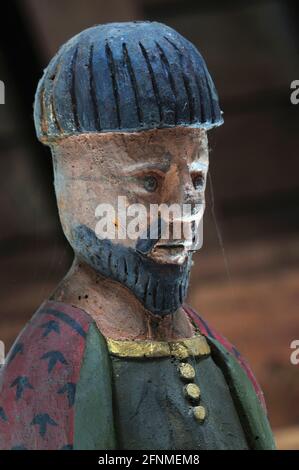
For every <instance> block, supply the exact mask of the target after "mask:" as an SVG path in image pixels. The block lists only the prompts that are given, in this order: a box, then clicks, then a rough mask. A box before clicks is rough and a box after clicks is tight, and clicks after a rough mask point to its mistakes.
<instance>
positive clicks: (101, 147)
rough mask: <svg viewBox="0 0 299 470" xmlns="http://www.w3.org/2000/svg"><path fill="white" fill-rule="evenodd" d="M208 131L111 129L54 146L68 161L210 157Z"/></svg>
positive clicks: (66, 139) (105, 161)
mask: <svg viewBox="0 0 299 470" xmlns="http://www.w3.org/2000/svg"><path fill="white" fill-rule="evenodd" d="M207 147H208V140H207V133H206V131H205V130H203V129H193V128H184V127H177V128H172V129H155V130H150V131H144V132H136V133H120V132H110V133H105V134H100V133H94V134H93V133H90V134H80V135H76V136H70V137H67V138H65V139H62V140H60V141H59V142H57V143H56V144H55V145H54V146H53V147H52V152H53V154H54V156H55V157H56V159H57V160H63V162H64V163H65V164H70V165H71V164H72V162H76V163H79V162H80V160H81V161H82V160H83V159H84V160H85V161H86V159H88V160H91V161H94V162H98V163H99V164H107V165H108V166H114V165H113V162H115V163H117V164H122V163H123V164H126V163H130V162H131V163H137V162H142V161H153V162H154V161H157V162H162V161H166V160H168V161H169V163H170V162H171V160H172V159H180V158H181V159H187V160H190V161H192V160H194V159H199V158H200V159H202V160H206V159H207V158H208V152H207V150H208V148H207ZM82 163H83V161H82Z"/></svg>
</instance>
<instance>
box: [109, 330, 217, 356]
mask: <svg viewBox="0 0 299 470" xmlns="http://www.w3.org/2000/svg"><path fill="white" fill-rule="evenodd" d="M106 341H107V345H108V349H109V352H110V353H111V354H112V355H113V356H117V357H128V358H141V357H173V356H174V357H176V358H178V359H186V358H187V357H189V356H193V357H198V356H207V355H209V354H210V353H211V350H210V346H209V345H208V342H207V340H206V338H205V337H204V336H202V335H196V336H193V337H192V338H186V339H180V340H176V341H151V340H136V341H134V340H115V339H111V338H106Z"/></svg>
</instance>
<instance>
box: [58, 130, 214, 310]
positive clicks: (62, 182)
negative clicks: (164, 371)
mask: <svg viewBox="0 0 299 470" xmlns="http://www.w3.org/2000/svg"><path fill="white" fill-rule="evenodd" d="M52 153H53V159H54V174H55V189H56V196H57V202H58V208H59V214H60V219H61V222H62V226H63V230H64V232H65V235H66V237H67V238H68V240H69V242H70V244H71V245H72V247H73V248H74V251H75V252H76V253H77V255H78V256H79V257H80V256H82V257H83V258H84V259H85V260H86V261H87V262H88V263H89V264H90V265H91V266H93V267H94V268H95V269H97V270H98V271H99V272H101V273H102V274H104V275H108V276H112V277H114V278H115V279H117V280H120V281H121V282H124V283H126V284H128V285H129V287H131V285H133V284H134V282H135V281H136V283H137V284H138V282H139V281H140V279H139V278H138V274H136V278H135V281H134V279H131V277H130V276H131V274H132V272H133V271H134V270H135V271H136V273H137V271H138V270H139V268H140V265H141V264H142V266H143V267H144V270H145V273H146V272H147V271H149V272H150V273H151V274H153V273H154V274H153V277H154V278H155V279H156V278H157V279H158V278H159V275H160V274H161V275H162V276H164V279H166V280H167V279H168V281H169V283H170V284H169V285H171V286H173V285H174V283H175V281H174V279H176V280H178V282H179V283H180V282H183V283H185V281H186V279H187V277H188V274H189V270H190V262H191V255H192V251H191V250H193V249H194V246H192V243H191V245H190V233H189V232H191V238H192V222H188V223H187V224H185V226H186V225H187V227H188V226H189V229H190V230H189V232H188V230H187V231H186V230H185V229H186V227H185V228H184V230H183V229H182V230H181V232H180V234H179V235H180V236H179V237H178V236H177V235H178V232H176V233H175V234H174V232H175V229H174V226H175V224H176V222H177V220H178V221H179V224H181V218H180V217H179V216H178V214H177V213H175V214H171V215H170V219H171V223H170V227H169V229H168V233H167V230H166V232H164V230H162V233H161V230H160V231H159V230H158V231H155V229H154V230H153V231H152V232H150V231H149V229H150V227H151V226H153V225H154V222H155V221H157V217H155V216H154V217H151V207H154V208H156V207H159V206H160V205H161V204H165V205H166V206H167V207H169V206H170V205H173V204H176V207H181V208H183V205H184V204H187V208H189V209H190V208H192V210H193V209H194V208H195V206H196V205H197V208H200V209H194V211H195V212H196V210H197V214H198V216H199V217H202V214H203V208H204V190H205V184H206V177H207V171H208V143H207V135H206V132H205V131H204V130H199V129H192V128H183V127H176V128H172V129H160V130H153V131H144V132H138V133H104V134H99V133H98V134H81V135H78V136H72V137H68V138H65V139H64V140H61V141H60V142H59V143H58V144H56V145H55V146H54V147H53V148H52ZM120 196H121V197H122V198H123V199H122V201H123V204H124V206H125V208H126V210H128V213H129V214H131V215H132V214H133V212H134V209H136V206H132V205H136V204H138V205H141V206H140V207H142V208H143V209H145V210H146V212H144V211H143V212H142V214H143V218H142V216H141V219H142V221H141V223H140V224H139V225H141V226H142V227H141V230H140V227H139V226H138V227H137V228H138V229H139V230H138V233H139V235H138V236H137V237H136V238H132V232H131V233H130V234H128V233H127V232H128V231H125V232H124V231H123V230H122V229H124V228H126V229H129V228H130V227H129V225H128V224H129V222H130V221H131V222H132V217H131V219H130V217H129V216H128V218H127V220H126V221H125V222H124V219H123V217H122V216H121V215H120V213H119V207H120V202H119V201H120V200H119V197H120ZM102 204H105V206H104V208H105V209H107V211H106V216H107V219H106V221H107V224H108V225H109V224H110V229H113V230H112V232H113V235H114V238H113V237H112V238H111V237H110V236H108V240H100V239H99V238H97V237H96V236H95V230H96V228H97V226H98V223H99V217H98V216H99V215H100V214H99V213H100V212H101V211H100V210H99V209H97V208H98V207H99V205H102ZM101 207H102V208H103V206H101ZM132 207H133V212H130V210H131V209H132ZM138 207H139V206H138ZM107 212H108V213H107ZM154 213H155V212H154ZM101 214H102V215H103V213H102V212H101ZM144 214H146V216H144ZM182 214H184V212H183V210H182V212H181V215H182ZM108 219H109V220H110V222H109V221H108ZM141 219H140V217H139V219H138V220H139V221H140V220H141ZM158 219H159V217H158ZM170 219H168V222H169V220H170ZM159 220H160V222H161V219H159ZM187 220H188V221H189V219H188V217H187ZM107 224H106V226H107ZM124 225H126V227H124ZM156 227H158V229H161V224H160V225H159V223H158V224H157V225H156ZM135 228H136V226H135ZM119 230H120V231H119ZM109 233H111V231H110V232H109ZM140 233H142V235H143V236H140ZM97 234H98V232H97ZM100 238H103V237H100ZM127 255H129V256H127ZM112 258H113V259H112ZM120 260H122V261H120ZM136 266H137V268H136ZM156 266H160V268H159V269H160V270H159V271H157V270H156ZM171 267H172V268H171ZM163 270H164V274H163ZM166 271H167V272H166ZM159 273H160V274H159ZM167 276H168V277H167ZM128 277H129V278H130V279H129V280H128V279H127V278H128ZM139 277H140V276H139ZM136 279H137V280H136ZM168 281H167V282H168ZM140 282H141V281H140ZM151 282H153V281H151ZM163 282H164V280H163ZM186 282H187V281H186ZM149 283H150V282H149V279H147V280H144V284H147V288H148V284H149ZM134 286H135V284H134ZM134 286H133V290H134V288H135V287H134ZM143 287H144V286H143ZM164 287H165V286H164ZM141 290H142V289H141ZM179 290H181V291H182V288H181V287H180V288H179V287H178V294H177V297H178V304H179V303H180V300H179V299H181V300H182V298H183V297H184V293H183V292H180V293H179ZM184 292H185V289H184ZM142 295H143V293H142V292H141V293H140V296H139V297H142ZM166 303H167V302H166ZM164 304H165V302H164ZM172 308H174V305H173V306H172V307H169V308H168V307H167V306H166V307H165V308H164V310H165V309H166V310H165V311H167V312H169V311H171V310H172ZM158 310H159V309H158Z"/></svg>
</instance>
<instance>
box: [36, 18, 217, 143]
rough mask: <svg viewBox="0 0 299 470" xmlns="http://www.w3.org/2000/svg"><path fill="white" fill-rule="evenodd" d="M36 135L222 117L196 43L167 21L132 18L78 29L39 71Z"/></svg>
mask: <svg viewBox="0 0 299 470" xmlns="http://www.w3.org/2000/svg"><path fill="white" fill-rule="evenodd" d="M34 120H35V127H36V132H37V136H38V138H39V139H40V140H41V141H42V142H44V143H51V142H52V141H55V140H57V139H59V138H61V137H66V136H69V135H76V134H81V133H88V132H109V131H114V132H116V131H123V132H136V131H142V130H146V129H155V128H167V127H174V126H191V127H201V128H205V129H210V128H212V127H214V126H219V125H220V124H222V122H223V119H222V115H221V110H220V107H219V102H218V96H217V92H216V89H215V86H214V84H213V81H212V79H211V77H210V74H209V72H208V70H207V67H206V64H205V61H204V60H203V58H202V56H201V55H200V53H199V52H198V50H197V49H196V48H195V46H193V44H191V43H190V42H189V41H187V40H186V39H185V38H184V37H182V36H181V35H180V34H179V33H177V32H176V31H174V30H173V29H172V28H169V27H168V26H165V25H163V24H161V23H156V22H148V21H137V22H129V23H110V24H104V25H98V26H94V27H92V28H89V29H86V30H85V31H82V32H81V33H80V34H78V35H76V36H74V37H73V38H72V39H70V40H69V41H68V42H67V43H66V44H64V45H63V46H62V47H61V48H60V50H59V51H58V53H57V54H56V55H55V56H54V58H53V59H52V60H51V62H50V64H49V65H48V67H47V68H46V69H45V71H44V75H43V77H42V78H41V80H40V82H39V85H38V88H37V92H36V96H35V103H34Z"/></svg>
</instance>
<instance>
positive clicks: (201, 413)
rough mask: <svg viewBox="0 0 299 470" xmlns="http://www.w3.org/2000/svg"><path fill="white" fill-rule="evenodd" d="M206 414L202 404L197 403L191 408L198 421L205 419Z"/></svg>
mask: <svg viewBox="0 0 299 470" xmlns="http://www.w3.org/2000/svg"><path fill="white" fill-rule="evenodd" d="M206 414H207V413H206V410H205V408H204V407H203V406H200V405H199V406H195V407H194V408H193V415H194V418H195V419H196V420H197V421H199V422H200V423H202V422H203V421H204V420H205V417H206Z"/></svg>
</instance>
